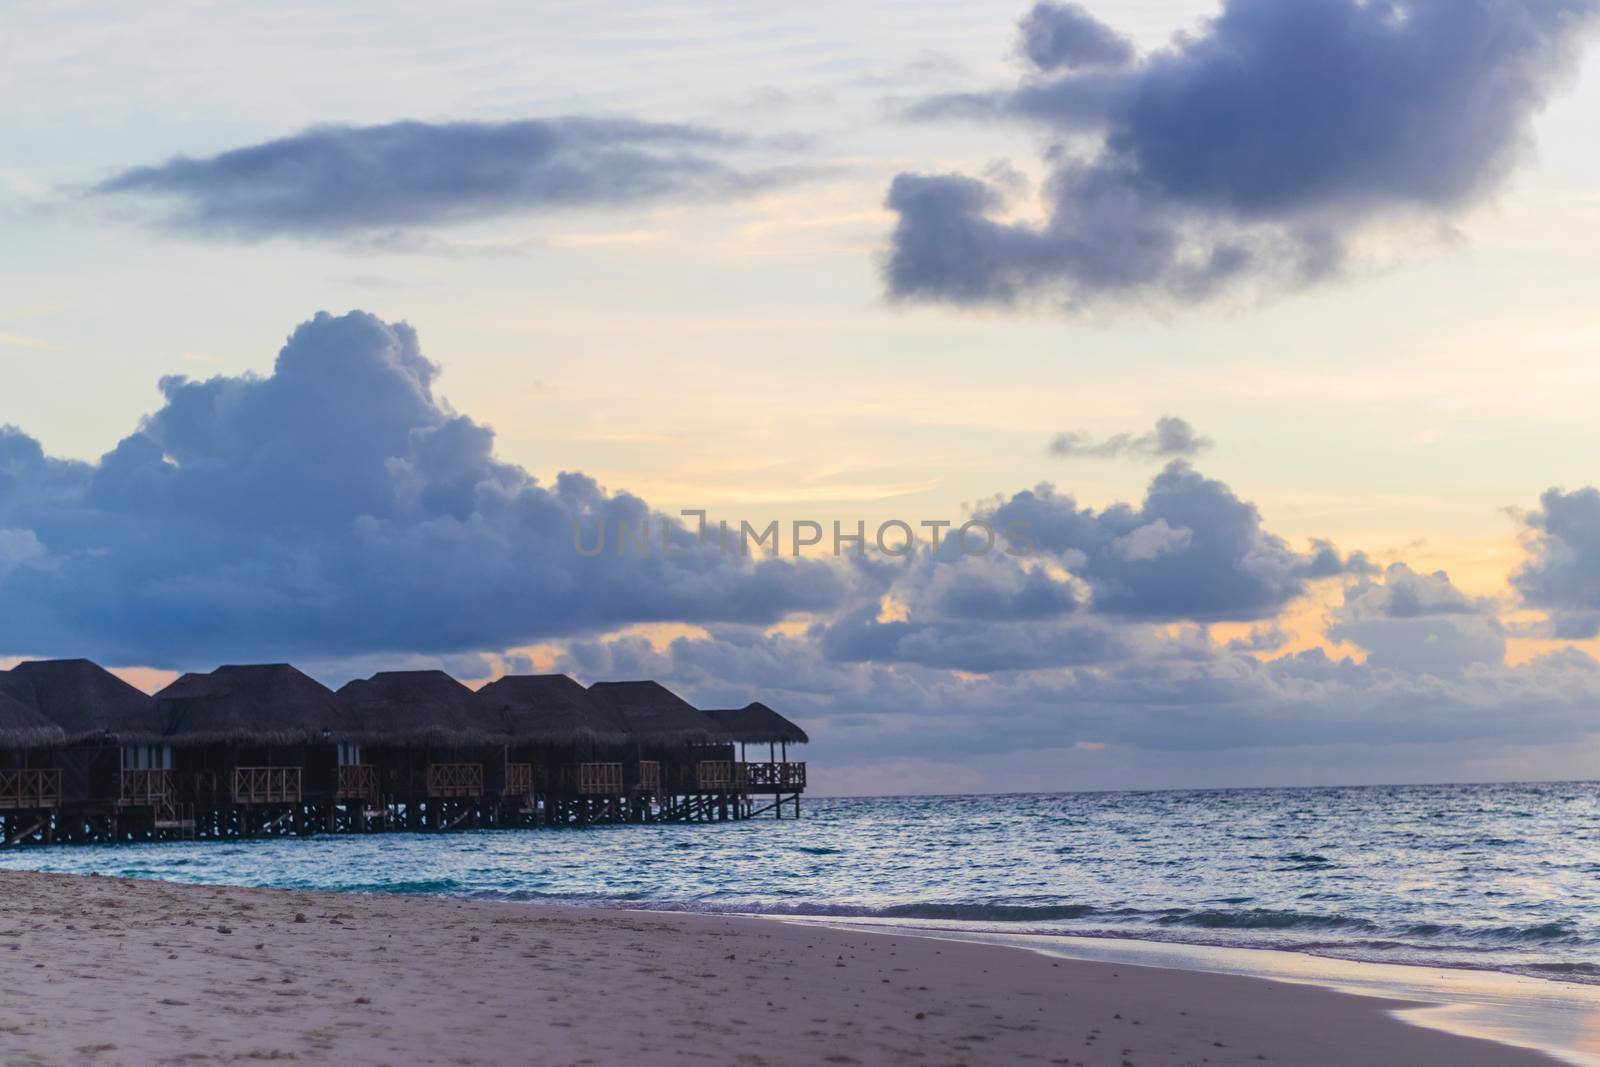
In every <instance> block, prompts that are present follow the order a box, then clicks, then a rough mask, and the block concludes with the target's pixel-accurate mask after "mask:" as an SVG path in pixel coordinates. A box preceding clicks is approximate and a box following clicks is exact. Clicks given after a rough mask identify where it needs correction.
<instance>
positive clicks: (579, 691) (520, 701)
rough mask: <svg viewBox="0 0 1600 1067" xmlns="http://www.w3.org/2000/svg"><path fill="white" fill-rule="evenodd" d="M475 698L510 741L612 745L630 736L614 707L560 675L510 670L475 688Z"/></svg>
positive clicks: (628, 738) (482, 709) (622, 719)
mask: <svg viewBox="0 0 1600 1067" xmlns="http://www.w3.org/2000/svg"><path fill="white" fill-rule="evenodd" d="M477 700H478V706H479V708H480V709H481V711H482V712H483V714H485V715H486V716H488V717H489V718H490V720H491V721H492V722H494V723H495V724H496V725H497V726H498V727H499V729H500V730H501V732H502V734H504V735H506V736H508V737H510V738H511V740H512V741H513V742H516V741H521V742H525V743H529V744H551V745H567V744H577V743H580V742H591V743H594V744H602V745H614V744H621V743H624V742H626V741H629V740H631V738H630V736H629V733H628V724H627V721H626V720H625V719H624V718H623V717H622V714H621V713H620V712H619V711H617V709H616V708H614V707H612V706H611V705H610V704H608V703H606V702H605V701H603V700H597V699H595V697H594V695H593V694H592V693H590V692H589V690H587V689H585V688H584V687H583V686H581V685H579V684H578V683H577V682H575V681H573V680H572V679H571V678H568V677H567V676H566V675H564V674H508V675H506V676H505V677H504V678H500V679H498V680H496V681H493V682H490V683H489V684H488V685H486V686H484V687H483V688H482V689H480V690H478V694H477Z"/></svg>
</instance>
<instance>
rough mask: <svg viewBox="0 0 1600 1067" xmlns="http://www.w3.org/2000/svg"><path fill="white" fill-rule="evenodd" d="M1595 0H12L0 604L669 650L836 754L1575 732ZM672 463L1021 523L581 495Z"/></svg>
mask: <svg viewBox="0 0 1600 1067" xmlns="http://www.w3.org/2000/svg"><path fill="white" fill-rule="evenodd" d="M1597 25H1600V12H1597V8H1596V7H1595V6H1594V5H1593V4H1592V3H1590V2H1588V0H1482V2H1477V0H1415V2H1411V3H1389V2H1387V0H1367V2H1358V0H1304V2H1302V3H1296V4H1283V3H1281V2H1279V0H1226V2H1225V3H1222V4H1220V5H1219V4H1217V3H1188V2H1173V0H1130V2H1123V3H1111V2H1105V3H1092V4H1088V5H1086V6H1084V7H1081V8H1080V7H1075V6H1073V5H1040V6H1039V7H1038V8H1036V9H1033V10H1032V11H1031V12H1030V10H1029V6H1028V4H1027V3H1025V2H1024V3H1003V4H1002V3H994V2H988V0H984V2H977V3H974V2H963V3H952V2H944V0H930V2H925V3H921V4H916V5H906V4H880V3H849V4H845V3H830V2H822V3H810V4H803V5H756V6H752V5H748V4H733V3H729V4H719V3H704V2H701V0H689V2H685V3H681V4H677V5H671V6H667V7H657V8H655V9H654V10H653V11H650V12H643V11H640V10H638V9H637V7H636V5H629V4H607V3H598V4H597V3H584V4H563V5H544V6H543V7H542V9H541V10H540V11H539V13H538V14H537V15H535V14H533V13H532V11H531V9H529V8H528V7H527V6H526V5H521V4H503V5H502V4H493V3H465V4H455V5H449V6H439V5H420V4H419V5H399V4H388V3H385V4H367V5H347V6H346V7H345V8H344V9H342V10H340V11H338V12H334V11H330V10H326V9H325V8H324V7H323V6H322V5H315V4H297V3H289V4H278V5H271V6H253V7H247V6H239V7H236V8H231V9H228V8H222V7H217V6H213V5H210V4H193V5H171V6H167V7H164V8H162V9H159V10H146V9H142V8H137V7H132V6H127V5H102V4H95V3H85V4H78V5H72V6H70V7H61V6H59V5H45V4H31V3H22V4H20V5H14V6H13V7H12V8H11V13H10V14H8V17H7V32H6V33H5V35H4V36H3V38H0V98H3V99H5V100H6V101H8V102H9V103H10V105H11V106H9V107H6V108H4V109H0V135H3V137H4V140H5V142H6V144H7V146H8V150H7V151H6V152H5V153H4V158H3V159H0V233H3V234H4V248H5V253H4V255H0V369H3V372H4V373H3V376H0V426H5V427H9V429H6V430H3V431H0V608H3V611H0V665H7V664H9V663H11V662H15V661H17V660H21V659H26V658H36V657H61V656H78V655H82V656H88V657H90V658H93V659H96V660H97V661H99V662H102V663H104V664H105V665H107V666H111V667H116V668H118V669H119V670H121V672H122V673H123V674H124V676H126V677H129V678H130V679H132V680H134V681H135V682H136V683H137V684H140V685H142V686H144V687H146V688H151V689H153V688H156V687H158V686H159V685H161V684H163V683H164V681H165V680H166V679H169V678H171V677H172V676H173V673H172V672H175V671H180V670H187V669H210V668H211V667H214V666H216V665H217V664H218V663H223V662H241V661H252V660H280V659H287V660H292V661H293V662H295V663H296V664H298V665H300V666H302V667H303V668H304V669H306V670H308V671H309V672H310V673H313V674H314V675H316V676H317V677H319V678H320V679H322V680H323V681H325V682H328V683H331V684H335V685H337V684H340V683H342V682H344V681H346V680H348V679H349V678H351V677H354V676H357V675H365V674H368V673H370V672H371V671H373V670H375V669H379V668H381V667H384V666H389V665H395V666H424V665H442V666H444V667H446V668H447V669H449V670H451V671H452V672H454V673H456V674H457V675H458V676H460V677H462V678H463V679H464V680H484V679H488V678H490V677H493V676H496V675H498V674H501V673H506V672H511V671H525V670H540V671H549V670H562V671H566V672H568V673H571V674H573V675H574V676H577V677H579V678H581V679H582V680H584V681H595V680H603V679H620V678H625V677H655V678H658V679H660V680H661V681H663V682H664V683H666V684H668V685H670V686H672V687H673V688H675V689H677V690H678V691H680V692H681V693H683V694H684V695H685V696H686V697H689V698H690V699H692V700H694V701H696V702H697V703H699V704H701V706H727V705H730V704H733V703H739V704H742V703H744V702H746V701H748V700H751V699H758V698H759V699H762V700H765V701H766V702H768V703H770V704H772V705H773V706H774V707H777V708H778V709H779V710H781V711H783V712H785V713H786V714H790V715H791V716H792V717H794V718H796V719H798V720H799V721H801V722H802V723H803V724H804V725H805V726H806V727H807V728H808V729H809V730H810V731H811V732H812V734H813V737H814V739H815V741H816V743H815V744H814V745H813V746H812V747H811V750H810V752H809V753H808V758H809V759H810V760H811V761H812V765H813V767H814V768H815V771H814V774H815V778H816V781H817V783H818V785H819V786H821V788H822V790H823V791H826V792H924V791H926V792H949V791H980V790H982V791H988V790H1010V789H1071V788H1123V787H1139V788H1143V787H1157V786H1214V785H1218V786H1220V785H1263V784H1296V783H1313V782H1315V783H1342V782H1373V781H1449V780H1483V779H1520V778H1552V777H1593V776H1594V775H1595V774H1596V773H1597V768H1600V663H1597V661H1596V658H1595V657H1597V656H1600V639H1597V634H1600V492H1597V491H1596V490H1595V489H1594V488H1592V487H1593V486H1595V485H1597V484H1600V467H1597V458H1600V424H1597V423H1596V420H1595V418H1594V411H1595V409H1596V404H1597V401H1600V362H1597V359H1596V357H1597V355H1600V305H1597V303H1596V298H1595V292H1596V290H1595V284H1596V279H1600V140H1597V139H1596V138H1595V136H1594V130H1595V128H1596V126H1597V124H1600V49H1597V48H1595V47H1594V40H1593V38H1594V36H1595V33H1596V29H1597ZM324 312H326V313H327V314H326V315H323V316H321V317H318V316H319V313H324ZM1161 419H1176V420H1181V422H1179V423H1171V422H1169V423H1166V424H1164V426H1165V428H1166V430H1167V431H1169V432H1168V433H1158V431H1157V425H1158V420H1161ZM491 429H492V436H491V434H490V433H489V431H490V430H491ZM1180 430H1181V431H1182V432H1179V431H1180ZM558 476H559V480H558ZM682 509H704V510H706V511H707V512H709V514H710V517H711V519H712V520H713V521H715V520H717V519H726V520H729V521H731V522H732V523H733V524H734V526H735V527H737V525H738V523H739V522H740V521H741V520H745V521H749V522H750V523H752V524H753V525H756V526H758V527H764V526H765V525H766V524H767V522H769V521H771V520H774V519H776V520H779V521H780V522H784V523H790V522H792V521H793V520H796V519H810V520H815V521H818V522H820V523H822V524H823V525H824V526H825V527H829V526H831V524H832V523H833V522H834V521H839V522H841V523H843V524H844V525H845V527H846V528H847V529H853V528H854V526H855V524H856V522H858V521H861V522H864V523H866V526H867V529H868V531H869V536H870V531H871V530H873V529H874V528H876V527H877V526H878V524H880V523H882V522H884V521H886V520H891V519H895V520H901V521H904V522H906V523H908V524H910V525H912V526H913V527H916V526H917V525H918V524H919V523H921V522H923V521H931V520H953V521H954V522H955V523H956V524H959V523H961V522H962V521H964V520H965V519H967V518H970V517H973V516H978V517H981V518H984V519H985V520H986V521H990V522H992V523H994V524H995V525H996V527H997V528H998V526H999V525H1001V524H1003V522H1005V521H1024V522H1025V523H1026V524H1027V528H1028V529H1029V530H1030V531H1032V535H1033V536H1032V540H1033V541H1034V542H1035V551H1034V552H1032V553H1031V554H1029V555H1026V556H1023V555H1008V554H1006V553H1005V552H1003V551H997V552H994V553H990V554H988V555H986V556H983V557H981V558H970V559H962V558H959V556H958V555H957V554H954V553H950V552H948V551H946V552H944V553H942V554H940V555H934V554H931V553H926V552H923V553H919V554H918V555H917V556H916V557H915V558H912V559H907V560H895V559H884V558H881V557H879V558H871V555H870V554H869V558H866V559H859V558H853V557H846V558H844V559H834V558H832V557H831V554H829V553H822V554H818V553H815V552H812V553H809V554H808V555H807V556H806V557H805V558H799V559H796V558H794V557H792V556H791V555H790V554H789V553H788V552H787V546H786V549H785V552H784V554H783V555H782V556H780V557H779V558H777V559H771V560H762V561H751V560H744V559H737V558H733V559H730V558H726V557H723V556H721V555H719V554H717V553H715V552H712V551H701V550H696V551H694V552H691V553H690V554H689V556H688V557H686V558H683V559H674V558H664V557H661V556H659V555H655V556H652V557H649V558H637V557H619V556H617V555H615V554H614V553H610V552H608V553H607V554H605V555H603V556H600V557H595V558H592V559H589V558H584V557H582V556H580V555H579V554H578V553H577V552H576V551H575V550H574V547H573V544H572V528H573V525H574V523H579V524H581V523H585V522H587V523H589V524H591V526H592V524H594V523H598V522H602V521H604V522H612V523H614V522H615V521H617V520H622V521H626V522H632V523H634V524H635V525H637V523H638V521H639V520H640V518H641V517H642V516H644V515H645V514H646V513H647V511H653V512H655V513H658V514H660V515H665V516H673V517H676V516H678V514H679V512H680V511H681V510H682ZM787 536H788V535H787V533H786V534H785V537H786V538H787ZM1002 547H1003V546H1002Z"/></svg>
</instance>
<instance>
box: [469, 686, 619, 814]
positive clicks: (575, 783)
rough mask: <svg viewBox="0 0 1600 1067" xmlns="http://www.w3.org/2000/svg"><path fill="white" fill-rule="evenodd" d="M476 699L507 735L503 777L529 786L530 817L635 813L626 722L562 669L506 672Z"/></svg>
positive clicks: (526, 810)
mask: <svg viewBox="0 0 1600 1067" xmlns="http://www.w3.org/2000/svg"><path fill="white" fill-rule="evenodd" d="M477 703H478V709H479V713H480V714H481V715H483V716H485V717H486V719H487V720H488V722H489V723H490V724H491V727H492V728H493V729H495V730H497V731H498V732H499V733H500V735H501V736H503V737H504V738H505V739H506V745H507V774H508V778H509V777H510V776H511V775H512V774H515V775H516V776H517V780H518V781H519V782H522V781H525V782H526V783H527V785H528V787H529V790H528V795H527V806H526V808H525V812H526V814H528V815H529V816H530V818H531V819H532V821H535V822H539V823H543V824H546V825H554V824H564V823H586V822H593V821H598V820H612V821H616V820H620V819H626V818H633V817H634V816H635V814H636V810H635V805H634V804H633V802H632V800H631V799H630V798H632V797H633V796H634V795H635V794H636V793H637V792H638V790H639V788H640V781H639V778H638V768H637V765H636V764H635V765H634V766H630V765H629V760H628V758H627V756H628V750H629V746H630V740H631V739H630V737H629V733H628V724H627V721H626V720H625V719H624V718H623V717H622V714H621V713H620V712H619V711H618V710H617V709H616V708H615V707H613V706H612V705H610V704H609V703H607V702H605V701H603V700H598V699H596V698H595V696H594V695H593V694H592V693H590V692H589V691H588V690H587V689H585V688H584V687H583V686H581V685H579V684H578V683H577V682H575V681H573V680H572V679H571V678H568V677H567V676H566V675H564V674H520V675H506V676H505V677H503V678H500V679H498V680H497V681H493V682H490V683H489V684H488V685H486V686H484V687H483V688H482V689H480V690H478V693H477ZM646 784H650V783H646Z"/></svg>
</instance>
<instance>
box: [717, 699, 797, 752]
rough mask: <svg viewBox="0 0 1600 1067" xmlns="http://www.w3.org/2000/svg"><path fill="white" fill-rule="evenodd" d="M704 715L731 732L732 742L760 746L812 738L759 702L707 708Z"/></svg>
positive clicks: (793, 743)
mask: <svg viewBox="0 0 1600 1067" xmlns="http://www.w3.org/2000/svg"><path fill="white" fill-rule="evenodd" d="M706 714H707V715H709V716H711V717H712V718H713V719H715V720H716V721H717V722H718V723H720V724H721V725H722V727H723V728H724V729H726V730H727V731H728V732H729V733H731V734H732V735H733V739H734V740H735V741H744V742H749V743H751V744H763V745H764V744H774V743H777V742H780V741H781V742H787V743H788V744H791V745H803V744H805V743H807V742H808V741H810V740H811V738H809V737H807V736H806V732H805V731H804V730H802V729H800V727H799V726H797V725H795V724H794V723H793V722H791V721H789V720H788V719H785V718H784V717H783V716H782V715H779V714H778V713H777V712H775V711H773V710H772V709H771V708H769V707H767V706H766V705H765V704H762V703H759V702H758V703H755V704H746V705H745V706H744V707H742V708H724V709H719V710H716V711H708V712H706Z"/></svg>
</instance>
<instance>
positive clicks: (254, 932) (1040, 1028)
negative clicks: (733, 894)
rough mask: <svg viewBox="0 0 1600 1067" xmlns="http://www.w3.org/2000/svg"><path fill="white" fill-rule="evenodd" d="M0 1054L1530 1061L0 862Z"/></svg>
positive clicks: (1284, 1019)
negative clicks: (2, 867) (20, 868)
mask: <svg viewBox="0 0 1600 1067" xmlns="http://www.w3.org/2000/svg"><path fill="white" fill-rule="evenodd" d="M0 900H3V901H4V908H3V911H0V1062H4V1063H6V1064H7V1065H8V1067H16V1065H27V1064H79V1063H88V1064H100V1065H116V1064H128V1065H139V1064H163V1063H173V1064H177V1063H188V1064H200V1063H239V1062H261V1061H284V1062H301V1063H337V1064H341V1065H373V1067H377V1065H385V1064H392V1065H403V1064H457V1065H470V1064H506V1063H517V1064H530V1063H531V1064H541V1065H566V1064H574V1065H576V1064H593V1065H600V1067H605V1065H611V1064H641V1063H674V1062H682V1063H704V1064H751V1065H763V1064H765V1065H772V1064H818V1063H836V1064H850V1063H862V1064H937V1065H953V1064H985V1063H995V1064H1009V1063H1052V1064H1083V1065H1089V1067H1099V1065H1112V1067H1124V1065H1144V1064H1218V1065H1224V1064H1259V1063H1262V1062H1269V1063H1278V1064H1319V1065H1322V1064H1327V1065H1336V1064H1350V1065H1377V1064H1390V1063H1392V1064H1418V1063H1451V1064H1456V1065H1467V1067H1471V1065H1476V1064H1483V1065H1490V1064H1493V1065H1511V1067H1515V1065H1519V1064H1548V1063H1550V1062H1553V1061H1551V1060H1549V1059H1547V1058H1545V1057H1544V1056H1543V1055H1541V1054H1539V1053H1535V1052H1531V1051H1524V1050H1519V1049H1513V1048H1509V1047H1505V1046H1501V1045H1496V1044H1492V1043H1489V1042H1484V1041H1477V1040H1472V1039H1468V1038H1463V1037H1457V1036H1454V1035H1451V1034H1447V1033H1444V1032H1441V1031H1435V1030H1431V1029H1425V1028H1421V1027H1417V1026H1413V1025H1410V1024H1407V1023H1405V1022H1402V1021H1400V1020H1399V1019H1396V1018H1394V1017H1392V1016H1391V1015H1390V1014H1389V1011H1390V1010H1392V1009H1394V1008H1397V1007H1399V1006H1400V1005H1399V1004H1398V1003H1397V1002H1392V1001H1384V1000H1379V999H1375V998H1371V997H1357V996H1350V995H1346V994H1342V993H1337V992H1333V991H1330V990H1326V989H1321V988H1317V987H1315V986H1309V985H1301V984H1293V983H1284V982H1274V981H1263V980H1259V979H1252V978H1240V977H1235V976H1230V975H1215V974H1201V973H1195V972H1188V971H1179V970H1166V969H1160V968H1151V967H1130V966H1124V965H1119V964H1108V963H1094V962H1082V961H1076V960H1062V959H1051V958H1049V957H1046V956H1043V955H1039V954H1036V953H1032V952H1028V951H1024V950H1020V949H1014V948H1006V947H996V946H988V945H978V944H967V943H958V942H953V941H944V940H936V939H931V938H922V937H909V936H890V935H884V934H879V933H872V932H864V931H863V932H857V931H850V930H837V929H828V928H823V927H818V926H811V925H801V924H794V923H784V922H779V921H775V920H771V919H762V918H747V917H740V916H723V915H702V914H680V913H659V912H630V911H618V910H608V909H583V908H569V907H552V906H546V905H534V904H523V903H509V902H499V901H495V902H490V901H470V900H452V899H448V898H441V897H428V896H398V895H381V894H372V895H368V894H358V893H320V892H301V891H285V890H268V889H240V888H229V887H216V886H194V885H178V884H172V883H165V882H153V881H140V880H124V879H116V878H105V877H87V876H72V875H53V874H39V873H32V872H3V873H0Z"/></svg>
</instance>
